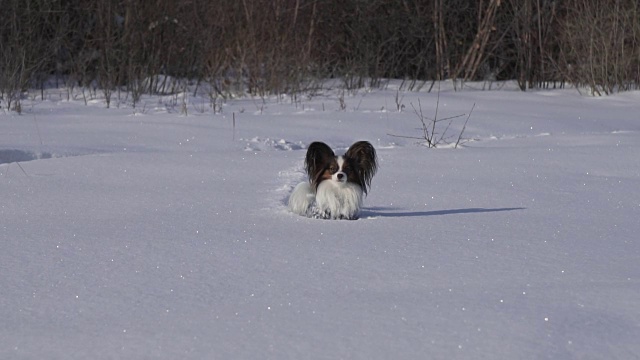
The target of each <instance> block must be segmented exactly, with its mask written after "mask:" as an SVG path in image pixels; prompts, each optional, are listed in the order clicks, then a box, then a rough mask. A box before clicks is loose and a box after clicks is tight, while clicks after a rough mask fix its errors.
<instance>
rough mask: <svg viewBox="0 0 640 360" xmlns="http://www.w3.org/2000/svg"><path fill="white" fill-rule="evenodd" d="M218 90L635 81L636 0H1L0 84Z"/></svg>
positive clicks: (638, 51)
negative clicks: (333, 82) (173, 84)
mask: <svg viewBox="0 0 640 360" xmlns="http://www.w3.org/2000/svg"><path fill="white" fill-rule="evenodd" d="M157 75H170V76H172V77H176V78H186V79H190V80H192V81H196V82H198V83H206V84H208V85H209V84H210V85H211V89H213V90H211V91H212V92H214V93H215V94H213V95H220V96H226V95H229V94H232V93H235V92H245V91H248V92H250V93H253V94H268V93H286V92H294V91H298V90H304V89H306V88H308V87H309V86H311V85H312V83H313V82H314V81H316V80H318V79H327V78H340V79H342V80H343V81H344V82H345V85H346V86H347V87H351V88H356V87H360V86H363V85H365V81H366V82H367V84H368V85H372V86H376V84H380V81H381V80H382V79H385V78H398V79H406V80H407V82H406V84H407V88H416V87H421V86H424V85H425V84H429V83H430V82H432V81H434V80H440V79H455V80H459V81H460V82H464V81H471V80H505V79H515V80H517V82H518V84H519V85H520V87H521V88H522V90H526V89H528V88H539V87H546V86H562V85H563V84H564V83H571V84H573V85H578V86H587V87H589V88H590V89H591V91H592V92H593V93H594V94H608V93H611V92H615V91H623V90H629V89H637V88H639V87H640V5H639V1H638V0H555V1H552V0H340V1H338V0H154V1H143V0H92V1H84V0H0V96H1V99H4V100H5V101H6V102H10V101H11V100H12V99H17V98H19V97H20V96H21V94H22V93H23V92H24V91H25V90H26V89H29V88H31V89H33V88H42V87H44V86H45V84H46V83H47V81H50V80H51V79H56V80H57V81H61V82H63V84H64V85H65V86H68V87H74V86H80V87H87V86H94V87H98V88H100V89H103V91H104V90H106V91H107V92H108V91H112V90H115V89H121V90H123V91H127V92H129V93H131V94H133V95H134V98H135V96H139V95H140V94H143V93H150V92H155V91H159V90H158V89H161V88H162V87H163V86H166V84H163V82H164V81H165V80H166V79H167V77H166V76H157Z"/></svg>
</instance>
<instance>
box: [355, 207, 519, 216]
mask: <svg viewBox="0 0 640 360" xmlns="http://www.w3.org/2000/svg"><path fill="white" fill-rule="evenodd" d="M525 209H526V208H523V207H510V208H492V209H488V208H468V209H450V210H434V211H401V212H394V211H393V210H395V209H394V208H384V207H372V208H367V209H363V210H362V212H361V213H360V217H361V218H366V217H377V216H379V217H413V216H438V215H456V214H476V213H490V212H501V211H514V210H525Z"/></svg>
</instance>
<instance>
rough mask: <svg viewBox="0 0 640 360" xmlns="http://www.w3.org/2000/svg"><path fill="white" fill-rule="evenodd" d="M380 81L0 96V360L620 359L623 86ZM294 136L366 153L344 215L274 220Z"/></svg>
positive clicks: (637, 323) (639, 249) (632, 146)
mask: <svg viewBox="0 0 640 360" xmlns="http://www.w3.org/2000/svg"><path fill="white" fill-rule="evenodd" d="M395 85H396V86H394V84H391V85H390V86H389V87H388V88H387V89H385V90H373V91H365V90H361V91H359V92H357V93H355V94H350V95H347V96H345V98H344V103H345V107H344V109H341V104H340V101H339V95H338V91H326V92H324V93H320V94H317V95H315V96H313V97H301V98H300V99H299V101H297V102H293V103H292V101H291V99H290V98H281V99H278V98H275V97H272V98H267V99H261V98H253V99H252V98H245V99H235V100H228V101H226V102H225V103H224V104H223V106H222V111H221V112H216V113H214V111H213V109H211V108H210V107H209V106H208V100H207V99H206V96H202V97H200V96H199V95H198V96H193V94H189V96H186V95H185V96H182V95H181V97H180V98H179V99H182V98H185V99H186V100H187V101H188V107H187V112H188V114H187V115H185V114H184V113H183V112H184V111H183V110H184V109H182V108H181V107H180V105H179V102H178V105H177V104H176V102H175V99H176V97H173V98H172V97H171V96H163V97H161V96H153V97H152V96H147V97H144V98H143V104H138V105H137V106H136V108H135V109H134V108H132V106H131V104H130V103H126V102H122V103H120V104H118V103H117V101H115V100H114V101H113V102H112V108H110V109H106V107H105V103H104V100H103V99H94V100H91V101H89V103H88V104H87V105H85V103H84V101H83V100H82V98H81V97H78V96H76V97H75V99H73V98H72V100H71V101H67V100H66V95H64V94H66V90H64V89H60V90H57V89H56V90H48V92H47V96H46V98H45V100H40V97H38V98H37V99H35V98H31V99H30V100H24V102H23V110H24V113H23V114H22V115H17V114H16V113H14V112H7V111H6V109H4V108H3V109H2V110H1V112H0V239H1V240H2V242H1V246H2V251H0V273H1V274H2V275H1V276H0V319H2V321H1V322H0V358H2V359H114V358H119V359H640V341H639V340H638V339H640V241H639V240H638V239H639V234H640V92H630V93H622V94H618V95H614V96H609V97H602V98H595V97H589V96H585V95H580V94H579V93H578V92H577V91H576V90H572V89H565V90H549V91H530V92H526V93H523V92H520V91H517V90H516V89H514V87H513V86H509V85H506V86H505V87H504V88H502V89H501V90H498V91H474V90H464V91H458V92H455V91H453V90H451V89H449V88H444V89H443V90H441V92H440V99H439V103H438V100H437V96H438V95H437V93H436V92H432V93H426V92H420V93H417V92H399V93H397V92H396V89H397V84H395ZM396 94H399V95H400V99H399V102H400V104H401V105H404V107H403V108H402V109H401V111H398V106H397V104H396V99H395V98H396ZM63 99H64V100H63ZM418 99H420V106H421V107H422V110H423V112H424V114H425V115H427V116H433V114H434V113H435V108H436V104H438V117H439V118H444V117H447V116H454V115H459V114H465V113H468V112H469V111H470V109H471V107H472V106H473V104H474V103H475V108H474V110H473V113H472V114H471V117H470V119H469V122H468V124H467V127H466V129H465V132H464V138H465V139H467V140H470V141H468V142H466V143H465V144H464V146H463V147H461V148H458V149H453V148H450V147H444V148H440V149H428V148H426V147H424V146H422V145H419V144H417V142H418V141H417V140H414V139H408V138H403V137H397V136H390V135H389V134H393V135H401V136H420V135H421V130H420V126H421V124H420V121H419V120H418V117H417V116H416V114H414V112H413V109H412V105H413V106H414V107H418V102H417V101H418ZM3 105H4V104H3ZM463 123H464V117H463V118H460V119H456V120H454V121H453V123H452V124H451V127H450V128H449V130H448V134H451V135H452V136H454V137H457V136H458V134H459V132H460V130H461V128H462V125H463ZM440 124H441V125H438V126H439V129H440V131H441V130H442V129H443V128H442V127H440V126H443V127H444V126H446V122H443V123H440ZM315 140H320V141H324V142H326V143H327V144H329V145H330V146H331V147H333V148H334V149H337V150H338V152H340V151H344V150H345V149H346V148H347V147H348V146H349V145H351V144H352V143H353V142H354V141H357V140H368V141H370V142H371V143H372V144H373V145H374V146H375V147H376V149H377V151H378V156H379V160H380V169H379V171H378V173H377V175H376V176H375V177H374V178H373V182H372V188H371V191H370V193H369V196H368V197H367V198H366V199H365V202H364V206H365V208H364V210H363V213H362V216H361V218H360V219H359V220H355V221H330V220H318V219H308V218H304V217H300V216H296V215H293V214H290V213H289V212H287V208H286V200H287V197H288V195H289V193H290V192H291V190H292V189H293V187H294V186H295V185H296V184H297V183H298V182H300V181H303V180H304V179H305V176H304V173H303V168H302V165H303V158H304V154H305V151H306V146H307V145H308V144H310V143H311V142H312V141H315Z"/></svg>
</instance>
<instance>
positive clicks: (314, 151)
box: [304, 141, 336, 183]
mask: <svg viewBox="0 0 640 360" xmlns="http://www.w3.org/2000/svg"><path fill="white" fill-rule="evenodd" d="M335 156H336V155H335V153H334V152H333V150H331V148H330V147H329V145H327V144H325V143H323V142H320V141H316V142H312V143H311V145H309V148H308V149H307V156H306V157H305V159H304V169H305V170H306V171H307V175H309V179H311V182H312V183H315V182H316V180H317V179H316V178H317V176H318V173H319V172H320V171H321V170H322V167H324V166H326V165H327V164H329V163H330V162H331V159H332V158H334V157H335Z"/></svg>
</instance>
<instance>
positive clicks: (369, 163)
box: [344, 141, 378, 194]
mask: <svg viewBox="0 0 640 360" xmlns="http://www.w3.org/2000/svg"><path fill="white" fill-rule="evenodd" d="M344 156H345V157H346V158H347V159H349V161H351V162H353V163H354V164H356V166H357V167H358V172H359V174H360V182H361V183H362V184H363V185H364V187H363V190H364V193H365V194H366V193H367V189H368V188H369V186H371V179H372V178H373V175H375V173H376V171H377V170H378V157H377V155H376V149H375V148H374V147H373V145H371V144H370V143H369V142H368V141H358V142H356V143H354V144H353V145H351V146H350V147H349V150H347V152H346V153H345V154H344Z"/></svg>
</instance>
